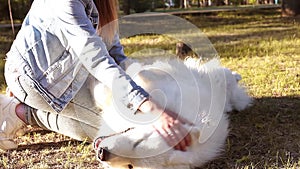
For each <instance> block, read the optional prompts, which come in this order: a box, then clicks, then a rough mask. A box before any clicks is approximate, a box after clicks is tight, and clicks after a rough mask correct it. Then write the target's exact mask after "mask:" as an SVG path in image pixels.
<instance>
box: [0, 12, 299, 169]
mask: <svg viewBox="0 0 300 169" xmlns="http://www.w3.org/2000/svg"><path fill="white" fill-rule="evenodd" d="M182 17H184V18H185V19H187V20H188V21H190V22H192V23H193V24H195V25H196V26H198V27H199V29H200V30H201V31H203V32H204V33H205V34H206V35H207V37H208V38H209V39H210V41H211V42H212V44H213V45H214V47H215V48H216V50H217V51H218V54H219V55H220V59H221V62H222V64H223V65H224V66H226V67H228V68H230V69H232V70H234V71H236V72H238V73H240V74H241V75H242V77H243V80H242V83H243V84H244V85H245V86H246V87H247V89H248V91H249V94H250V95H251V96H252V97H253V98H254V104H253V106H252V107H250V108H248V109H246V110H244V111H242V112H230V113H229V118H230V122H231V124H230V134H229V137H228V139H227V142H226V147H225V149H224V152H223V153H222V155H221V156H219V158H218V159H216V160H213V161H212V162H210V163H208V164H207V165H205V166H204V167H203V168H210V169H216V168H220V169H221V168H222V169H223V168H236V169H251V168H286V169H293V168H294V169H296V168H300V130H299V129H300V66H299V65H300V19H299V18H282V17H281V16H280V11H278V10H245V11H242V10H241V11H236V12H219V13H214V14H211V15H199V16H196V15H193V16H192V15H184V16H182ZM12 40H13V38H12V36H11V34H10V32H9V30H4V29H0V57H1V58H4V56H5V53H6V52H7V51H8V50H9V46H10V44H11V42H12ZM122 43H123V44H124V46H125V52H126V53H127V54H128V55H129V54H131V53H133V52H134V51H137V50H141V49H143V48H145V46H155V47H158V46H159V48H162V49H167V48H170V50H173V51H174V50H175V43H174V42H173V41H172V40H169V39H168V38H164V37H161V36H150V35H147V36H139V37H133V38H129V39H123V40H122ZM3 63H4V61H3V60H2V61H1V67H0V68H1V72H0V75H1V76H0V81H1V82H2V83H1V84H2V86H5V84H4V82H3V76H2V74H3V72H2V68H3ZM16 141H17V142H18V143H19V145H20V147H19V148H18V149H17V150H11V151H6V152H0V158H1V160H0V168H96V167H98V162H97V161H96V160H95V158H94V152H93V150H92V147H91V145H90V144H88V143H85V142H78V141H75V140H72V139H70V138H68V137H65V136H62V135H60V134H56V133H53V132H49V131H45V130H41V129H32V128H28V133H27V134H26V135H25V136H22V137H19V138H17V139H16Z"/></svg>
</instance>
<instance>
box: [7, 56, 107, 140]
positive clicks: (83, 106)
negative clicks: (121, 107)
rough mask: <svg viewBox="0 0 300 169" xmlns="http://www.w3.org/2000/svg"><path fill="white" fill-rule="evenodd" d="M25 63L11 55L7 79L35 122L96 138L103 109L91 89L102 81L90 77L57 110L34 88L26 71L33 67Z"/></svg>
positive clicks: (80, 137) (79, 137)
mask: <svg viewBox="0 0 300 169" xmlns="http://www.w3.org/2000/svg"><path fill="white" fill-rule="evenodd" d="M23 62H24V61H23V59H22V58H19V59H15V58H14V59H10V58H9V57H8V58H7V61H6V64H5V78H6V83H7V85H8V87H9V90H10V91H11V92H12V93H13V94H14V96H15V97H16V98H17V99H19V100H20V101H21V102H22V103H24V104H26V105H28V106H30V107H31V108H32V111H31V112H32V117H34V120H35V123H37V124H38V125H39V126H40V127H42V128H46V129H49V130H51V131H55V132H58V133H60V134H64V135H66V136H69V137H71V138H74V139H77V140H85V139H88V140H89V141H93V140H94V139H95V138H96V137H97V132H98V131H99V129H100V119H101V109H100V108H99V107H97V106H96V104H95V101H94V100H95V99H94V98H93V94H92V93H91V92H93V89H94V88H95V86H97V85H99V84H100V83H99V82H98V81H97V80H96V79H95V78H93V77H92V76H90V77H88V78H87V80H86V82H85V84H84V85H83V86H82V88H81V89H80V90H79V92H78V93H77V94H76V96H75V97H74V99H73V100H72V101H71V102H70V103H69V104H68V105H67V107H66V108H65V109H64V110H63V111H62V112H60V113H56V112H55V111H54V110H53V109H52V107H51V106H50V105H49V104H48V103H47V102H46V101H45V100H44V99H43V98H42V97H41V96H40V94H39V92H38V91H36V89H35V88H34V87H33V84H32V83H33V82H32V80H31V79H30V77H29V76H27V75H26V74H25V73H24V72H25V71H30V69H28V68H27V67H26V64H24V63H23ZM27 73H28V72H27ZM100 85H101V84H100ZM98 97H99V96H98Z"/></svg>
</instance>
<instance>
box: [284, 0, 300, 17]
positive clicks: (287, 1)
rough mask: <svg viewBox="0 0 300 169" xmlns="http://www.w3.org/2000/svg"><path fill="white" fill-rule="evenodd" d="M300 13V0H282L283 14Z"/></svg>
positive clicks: (294, 14) (293, 14) (292, 14)
mask: <svg viewBox="0 0 300 169" xmlns="http://www.w3.org/2000/svg"><path fill="white" fill-rule="evenodd" d="M299 14H300V1H299V0H283V1H282V15H283V16H296V15H299Z"/></svg>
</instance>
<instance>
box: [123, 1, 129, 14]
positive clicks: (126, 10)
mask: <svg viewBox="0 0 300 169" xmlns="http://www.w3.org/2000/svg"><path fill="white" fill-rule="evenodd" d="M123 12H124V14H125V15H129V14H130V0H123Z"/></svg>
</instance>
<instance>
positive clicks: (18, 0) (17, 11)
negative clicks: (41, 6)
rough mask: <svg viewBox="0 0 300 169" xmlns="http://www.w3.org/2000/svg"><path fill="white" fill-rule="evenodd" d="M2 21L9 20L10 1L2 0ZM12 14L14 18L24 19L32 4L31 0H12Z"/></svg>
mask: <svg viewBox="0 0 300 169" xmlns="http://www.w3.org/2000/svg"><path fill="white" fill-rule="evenodd" d="M0 4H1V5H0V12H1V15H0V21H1V20H9V10H8V1H7V0H0ZM11 6H12V14H13V18H14V19H20V20H22V19H24V17H25V15H26V14H27V12H28V10H29V8H30V6H31V0H11Z"/></svg>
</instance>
